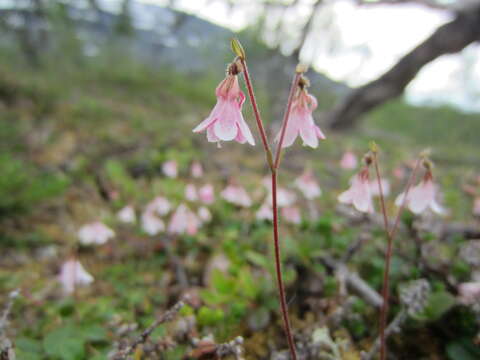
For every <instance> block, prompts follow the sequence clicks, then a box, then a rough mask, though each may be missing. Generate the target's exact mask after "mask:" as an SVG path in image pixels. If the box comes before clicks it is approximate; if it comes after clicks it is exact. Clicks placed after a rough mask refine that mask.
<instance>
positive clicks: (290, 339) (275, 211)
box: [240, 58, 300, 360]
mask: <svg viewBox="0 0 480 360" xmlns="http://www.w3.org/2000/svg"><path fill="white" fill-rule="evenodd" d="M240 61H241V63H242V66H243V73H244V76H245V83H246V85H247V91H248V95H249V97H250V102H251V103H252V108H253V113H254V115H255V119H256V121H257V126H258V130H259V132H260V137H261V139H262V143H263V148H264V149H265V154H266V156H267V162H268V165H269V168H270V172H271V176H272V210H273V243H274V252H275V272H276V276H277V287H278V297H279V301H280V309H281V313H282V318H283V324H284V330H285V336H286V338H287V342H288V347H289V349H290V355H291V358H292V360H297V352H296V350H295V342H294V341H293V336H292V331H291V327H290V320H289V317H288V307H287V300H286V298H285V287H284V284H283V278H282V264H281V256H280V242H279V231H278V206H277V169H278V166H279V163H280V152H281V149H282V143H283V138H284V137H285V129H286V125H287V123H288V118H289V116H290V111H291V108H292V101H293V95H294V93H295V90H296V88H297V86H298V81H299V79H300V74H299V73H297V74H295V77H294V80H293V82H292V87H291V88H290V93H289V96H288V103H287V108H286V111H285V115H284V118H283V123H282V129H281V135H280V140H279V142H278V146H277V152H276V156H275V162H274V161H273V156H272V152H271V150H270V146H269V145H268V141H267V136H266V133H265V129H264V127H263V121H262V118H261V116H260V112H259V110H258V106H257V101H256V99H255V94H254V92H253V87H252V83H251V80H250V74H249V72H248V67H247V64H246V62H245V60H244V59H243V58H240Z"/></svg>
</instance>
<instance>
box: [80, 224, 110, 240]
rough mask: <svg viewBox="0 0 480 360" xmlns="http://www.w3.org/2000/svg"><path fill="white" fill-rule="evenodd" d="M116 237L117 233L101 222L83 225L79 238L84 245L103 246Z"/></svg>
mask: <svg viewBox="0 0 480 360" xmlns="http://www.w3.org/2000/svg"><path fill="white" fill-rule="evenodd" d="M114 236H115V232H114V231H113V230H112V229H110V228H109V227H108V226H107V225H105V224H104V223H102V222H100V221H95V222H93V223H90V224H86V225H83V226H82V227H81V228H80V230H78V238H79V240H80V244H82V245H92V244H96V245H102V244H105V243H106V242H107V241H108V240H109V239H111V238H113V237H114Z"/></svg>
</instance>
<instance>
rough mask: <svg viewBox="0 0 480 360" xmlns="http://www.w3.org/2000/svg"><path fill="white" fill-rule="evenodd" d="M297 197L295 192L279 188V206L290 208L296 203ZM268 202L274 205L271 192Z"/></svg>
mask: <svg viewBox="0 0 480 360" xmlns="http://www.w3.org/2000/svg"><path fill="white" fill-rule="evenodd" d="M296 200H297V196H296V195H295V193H294V192H293V191H290V190H287V189H285V188H282V187H278V188H277V206H278V207H284V206H290V205H292V204H294V203H295V201H296ZM267 202H268V203H269V204H271V203H272V193H271V192H270V193H269V194H268V197H267Z"/></svg>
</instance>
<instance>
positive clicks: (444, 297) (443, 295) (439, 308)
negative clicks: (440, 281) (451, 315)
mask: <svg viewBox="0 0 480 360" xmlns="http://www.w3.org/2000/svg"><path fill="white" fill-rule="evenodd" d="M453 305H455V297H454V296H453V295H452V294H450V293H448V292H446V291H439V292H435V293H432V294H431V295H430V297H429V298H428V303H427V306H426V307H425V309H424V311H423V312H422V313H420V314H419V315H418V316H417V318H419V319H424V320H428V321H435V320H437V319H439V318H440V317H441V316H442V315H443V314H445V313H446V312H447V311H448V310H450V308H451V307H452V306H453Z"/></svg>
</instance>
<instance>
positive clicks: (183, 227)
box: [168, 204, 200, 235]
mask: <svg viewBox="0 0 480 360" xmlns="http://www.w3.org/2000/svg"><path fill="white" fill-rule="evenodd" d="M199 227H200V220H199V219H198V217H197V215H196V214H195V213H194V212H192V211H191V210H190V209H189V208H188V207H187V206H186V205H185V204H180V205H179V206H178V208H177V210H175V212H174V213H173V215H172V218H171V219H170V223H169V224H168V232H169V233H170V234H185V233H186V234H188V235H195V234H196V233H197V232H198V228H199Z"/></svg>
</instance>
